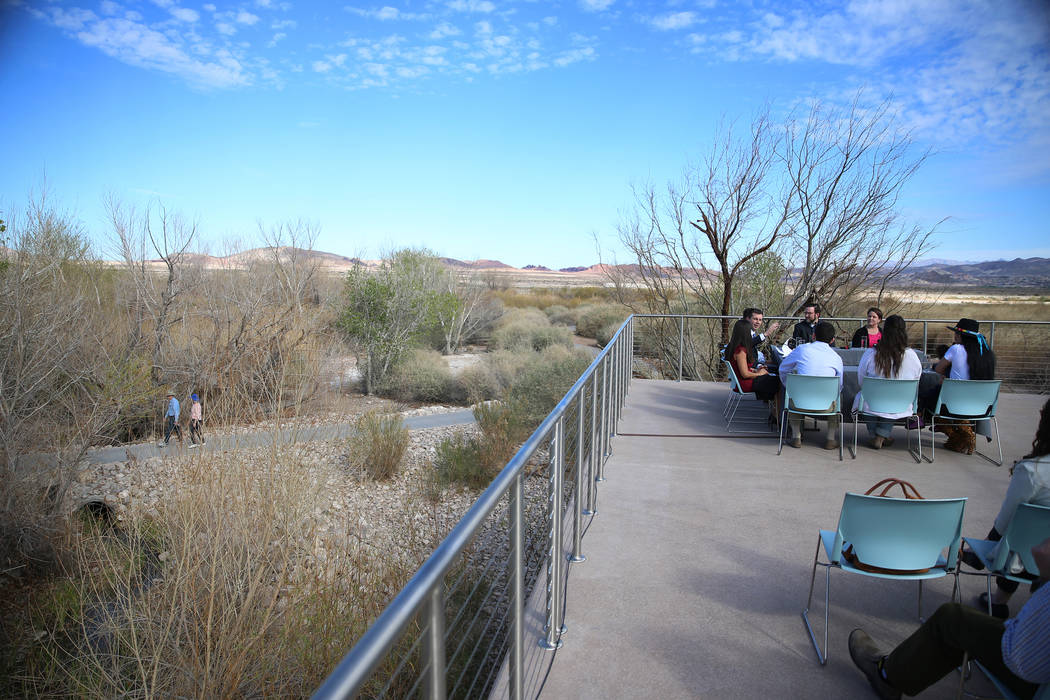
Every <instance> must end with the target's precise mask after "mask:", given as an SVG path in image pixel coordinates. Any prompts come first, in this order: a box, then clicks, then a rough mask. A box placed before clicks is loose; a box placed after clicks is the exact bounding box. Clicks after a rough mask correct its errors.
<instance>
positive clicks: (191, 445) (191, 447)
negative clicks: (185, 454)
mask: <svg viewBox="0 0 1050 700" xmlns="http://www.w3.org/2000/svg"><path fill="white" fill-rule="evenodd" d="M194 447H200V445H198V444H197V443H195V442H191V443H190V449H191V450H192V449H193V448H194Z"/></svg>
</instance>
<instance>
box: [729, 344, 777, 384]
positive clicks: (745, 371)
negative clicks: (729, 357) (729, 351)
mask: <svg viewBox="0 0 1050 700" xmlns="http://www.w3.org/2000/svg"><path fill="white" fill-rule="evenodd" d="M733 365H734V366H735V367H736V376H737V377H739V378H740V379H754V378H755V377H761V376H762V375H763V374H769V372H767V371H766V370H765V369H760V370H758V371H757V372H753V371H752V370H751V368H750V367H748V366H747V353H746V352H744V351H743V350H741V351H740V352H736V353H733Z"/></svg>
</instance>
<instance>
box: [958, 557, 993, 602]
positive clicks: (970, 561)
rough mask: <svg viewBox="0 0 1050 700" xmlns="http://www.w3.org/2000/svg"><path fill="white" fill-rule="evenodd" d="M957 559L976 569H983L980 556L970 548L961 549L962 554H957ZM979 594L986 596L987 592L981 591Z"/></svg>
mask: <svg viewBox="0 0 1050 700" xmlns="http://www.w3.org/2000/svg"><path fill="white" fill-rule="evenodd" d="M959 561H961V562H962V563H963V564H966V565H967V566H970V567H973V568H974V569H977V570H978V571H981V570H983V569H984V562H982V561H981V558H980V557H979V556H977V554H976V553H975V552H974V551H973V550H972V549H964V550H963V551H962V554H960V555H959ZM981 595H983V596H985V597H987V596H988V594H987V593H982V594H981Z"/></svg>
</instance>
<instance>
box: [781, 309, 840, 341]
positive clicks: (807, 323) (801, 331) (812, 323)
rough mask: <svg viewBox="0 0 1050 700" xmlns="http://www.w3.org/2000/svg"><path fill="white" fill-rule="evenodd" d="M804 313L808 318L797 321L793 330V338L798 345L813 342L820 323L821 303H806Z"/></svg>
mask: <svg viewBox="0 0 1050 700" xmlns="http://www.w3.org/2000/svg"><path fill="white" fill-rule="evenodd" d="M802 315H803V316H804V317H805V319H806V320H804V321H799V322H798V323H796V324H795V328H794V330H792V331H791V338H792V340H794V341H795V342H796V343H797V344H798V345H801V344H802V343H812V342H813V339H814V338H813V333H814V331H816V328H817V324H818V323H820V304H806V305H805V306H803V307H802ZM832 339H834V337H832Z"/></svg>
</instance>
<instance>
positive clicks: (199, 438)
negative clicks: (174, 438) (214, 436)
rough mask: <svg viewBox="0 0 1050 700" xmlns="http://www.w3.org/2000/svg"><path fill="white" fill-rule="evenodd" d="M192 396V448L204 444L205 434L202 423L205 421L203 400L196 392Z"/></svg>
mask: <svg viewBox="0 0 1050 700" xmlns="http://www.w3.org/2000/svg"><path fill="white" fill-rule="evenodd" d="M190 398H191V399H192V400H193V405H192V406H190V449H192V448H194V447H200V446H201V445H203V444H204V436H203V435H201V424H202V423H203V422H204V413H203V411H202V410H201V400H200V397H199V396H197V395H196V394H192V395H191V396H190Z"/></svg>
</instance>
